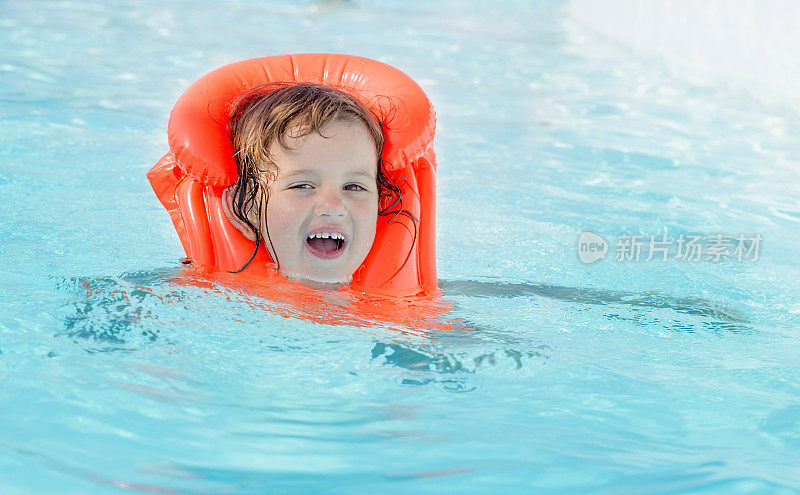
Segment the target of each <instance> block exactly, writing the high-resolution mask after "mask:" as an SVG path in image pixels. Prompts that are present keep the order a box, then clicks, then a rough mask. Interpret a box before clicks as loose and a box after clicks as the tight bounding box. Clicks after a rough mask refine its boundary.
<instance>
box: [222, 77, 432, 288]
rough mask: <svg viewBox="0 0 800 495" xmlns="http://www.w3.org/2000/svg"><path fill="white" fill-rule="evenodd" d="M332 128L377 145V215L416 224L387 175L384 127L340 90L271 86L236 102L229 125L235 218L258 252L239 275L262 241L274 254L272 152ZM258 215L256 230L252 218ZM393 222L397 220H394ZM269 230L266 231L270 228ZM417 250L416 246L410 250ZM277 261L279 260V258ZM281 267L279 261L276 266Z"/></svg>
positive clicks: (299, 85)
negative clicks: (345, 127) (363, 133)
mask: <svg viewBox="0 0 800 495" xmlns="http://www.w3.org/2000/svg"><path fill="white" fill-rule="evenodd" d="M334 122H353V123H360V124H362V125H363V126H364V128H365V129H366V130H367V134H368V135H369V136H370V137H371V138H372V140H373V142H374V143H375V150H376V151H377V156H378V160H377V163H376V164H375V166H376V167H377V175H376V183H377V187H378V204H379V210H378V215H381V216H385V215H394V216H396V215H400V214H402V215H405V216H407V217H409V218H410V219H411V220H412V222H413V224H414V241H416V223H417V222H416V219H415V218H414V217H413V215H411V213H410V212H408V211H406V210H404V209H403V202H402V198H401V196H400V188H399V187H398V186H397V185H396V184H395V183H394V180H393V179H392V178H391V177H389V176H388V175H387V174H386V171H385V170H384V167H383V161H382V159H381V155H382V153H383V145H384V142H385V138H384V135H383V130H382V128H381V121H380V119H379V118H378V117H376V116H375V115H374V114H373V113H372V112H371V111H370V110H369V109H368V108H367V107H366V106H365V105H364V104H363V103H361V102H360V101H358V100H357V99H356V98H355V97H353V96H351V95H349V94H347V93H345V92H344V91H340V90H338V89H335V88H332V87H329V86H322V85H319V84H311V83H270V84H265V85H263V86H258V87H256V88H253V89H251V90H250V91H247V92H246V93H244V94H242V95H241V96H239V98H238V99H237V100H236V101H235V102H234V104H233V108H232V110H231V116H230V120H229V121H228V135H229V137H230V138H231V141H233V149H234V159H235V160H236V167H237V171H238V173H239V177H238V179H237V180H236V183H235V184H234V185H233V190H232V193H233V198H232V199H233V200H232V212H233V214H234V215H235V216H236V217H237V218H238V219H239V220H241V221H242V222H243V223H244V224H245V225H247V227H248V228H249V229H250V230H251V231H252V232H253V235H254V236H255V239H256V246H255V249H254V250H253V254H252V255H251V256H250V259H249V260H248V261H247V263H246V264H245V265H244V266H243V267H242V268H240V269H239V270H236V271H237V272H240V271H242V270H244V269H245V268H247V266H248V265H249V264H250V263H251V262H252V261H253V259H254V258H255V255H256V253H257V251H258V246H259V241H260V240H261V239H264V240H265V242H269V244H270V247H271V248H272V253H275V249H274V246H272V240H271V239H270V237H269V228H267V229H265V230H266V232H261V228H260V226H261V225H262V220H264V221H265V220H266V219H265V218H263V216H264V215H265V211H266V204H267V202H268V201H269V185H270V184H271V183H272V181H274V180H275V178H276V177H277V175H278V166H277V164H276V163H275V161H274V160H273V159H272V156H271V154H270V151H269V150H270V148H271V147H272V145H273V144H274V143H278V144H279V145H280V146H281V147H283V148H284V149H289V147H288V146H287V144H286V141H285V139H286V137H287V136H290V137H293V138H298V137H303V136H307V135H309V134H311V133H312V132H316V133H317V134H319V135H321V136H323V137H325V135H324V134H323V133H322V130H323V128H324V127H325V126H326V125H327V124H330V123H334ZM252 211H254V212H256V215H257V220H256V223H255V224H254V223H253V222H252V221H251V220H250V217H249V215H248V213H249V212H252ZM392 218H394V217H392ZM264 225H265V226H266V223H265V224H264ZM267 227H268V226H267ZM412 245H413V244H412ZM276 257H277V256H276ZM273 261H274V262H275V263H277V264H278V266H280V263H279V262H278V260H277V259H274V260H273Z"/></svg>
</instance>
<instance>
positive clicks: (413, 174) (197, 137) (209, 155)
mask: <svg viewBox="0 0 800 495" xmlns="http://www.w3.org/2000/svg"><path fill="white" fill-rule="evenodd" d="M434 129H435V113H434V111H433V107H432V105H431V103H430V100H429V99H428V97H427V96H426V95H425V93H424V92H423V91H422V89H421V88H420V87H419V86H418V85H417V84H416V83H415V82H414V81H413V80H412V79H411V78H410V77H408V76H407V75H406V74H403V73H402V72H401V71H399V70H397V69H395V68H394V67H391V66H389V65H386V64H383V63H381V62H378V61H375V60H370V59H366V58H363V57H357V56H352V55H340V54H327V53H305V54H294V55H276V56H270V57H260V58H255V59H249V60H242V61H239V62H234V63H232V64H228V65H226V66H223V67H220V68H218V69H215V70H213V71H211V72H209V73H208V74H206V75H204V76H202V77H201V78H199V79H198V80H197V81H195V82H194V83H193V84H192V85H191V86H189V88H187V90H186V91H185V92H184V93H183V95H181V97H180V99H179V100H178V102H177V103H176V104H175V107H174V108H173V110H172V112H171V114H170V119H169V126H168V129H167V134H168V138H169V147H170V151H169V152H168V153H166V154H165V155H164V156H163V157H162V158H161V160H159V162H158V163H157V164H156V165H155V166H154V167H153V168H152V169H151V170H150V172H148V174H147V176H148V178H149V179H150V183H151V184H152V186H153V190H154V191H155V193H156V195H157V196H158V198H159V200H160V201H161V203H162V204H163V205H164V207H165V208H166V209H167V211H168V212H169V214H170V217H171V219H172V223H173V225H174V226H175V230H176V232H177V233H178V236H179V237H180V240H181V243H182V245H183V248H184V250H185V251H186V260H185V262H186V263H191V264H193V265H194V266H196V267H198V268H201V269H202V271H204V272H212V273H215V272H219V273H226V272H227V273H230V272H234V273H236V272H244V273H243V274H242V275H241V276H240V279H241V280H245V279H248V280H260V281H261V280H263V281H264V282H265V283H270V284H271V283H273V282H274V283H275V284H278V285H280V284H282V283H283V281H285V277H277V278H276V277H274V275H275V270H274V269H275V268H276V267H277V268H278V269H279V270H280V272H281V273H282V274H283V275H286V276H289V277H291V278H294V279H296V280H301V281H315V282H317V283H319V282H322V283H332V284H334V285H335V286H337V287H338V286H341V285H345V284H347V285H348V286H349V288H350V289H351V290H355V291H357V292H366V293H371V294H376V295H388V296H411V295H418V294H431V293H435V292H436V291H437V290H438V289H437V279H436V250H435V231H436V229H435V208H436V197H435V195H436V192H435V191H436V179H435V170H436V157H435V154H434V151H433V145H432V141H433V134H434Z"/></svg>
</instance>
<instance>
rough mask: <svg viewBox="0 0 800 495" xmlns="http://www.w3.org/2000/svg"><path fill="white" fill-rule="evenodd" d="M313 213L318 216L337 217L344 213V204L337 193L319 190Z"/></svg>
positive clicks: (331, 189) (329, 190)
mask: <svg viewBox="0 0 800 495" xmlns="http://www.w3.org/2000/svg"><path fill="white" fill-rule="evenodd" d="M317 199H318V200H317V204H316V206H315V207H314V213H315V214H316V215H319V216H330V217H338V216H342V215H344V213H345V209H344V202H343V201H342V197H341V195H340V193H339V191H337V190H334V189H333V188H322V189H320V190H319V193H318V197H317Z"/></svg>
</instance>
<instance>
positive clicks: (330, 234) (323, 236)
mask: <svg viewBox="0 0 800 495" xmlns="http://www.w3.org/2000/svg"><path fill="white" fill-rule="evenodd" d="M315 237H319V238H320V239H339V240H342V241H343V240H344V236H343V235H342V234H337V233H333V232H317V233H316V234H311V235H310V236H308V238H309V239H313V238H315Z"/></svg>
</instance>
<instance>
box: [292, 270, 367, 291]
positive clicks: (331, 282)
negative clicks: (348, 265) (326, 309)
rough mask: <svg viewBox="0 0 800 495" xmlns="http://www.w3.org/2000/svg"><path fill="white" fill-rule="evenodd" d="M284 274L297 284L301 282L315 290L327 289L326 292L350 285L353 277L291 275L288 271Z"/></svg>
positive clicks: (316, 274)
mask: <svg viewBox="0 0 800 495" xmlns="http://www.w3.org/2000/svg"><path fill="white" fill-rule="evenodd" d="M282 274H283V275H284V276H286V277H288V278H289V279H291V280H294V281H295V282H299V283H301V284H303V285H306V286H308V287H312V288H314V289H326V290H333V289H337V288H339V287H341V286H343V285H347V284H349V283H350V282H351V281H352V279H353V276H352V275H350V276H344V275H336V274H330V273H328V274H319V273H303V274H298V273H290V272H288V271H284V272H282Z"/></svg>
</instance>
